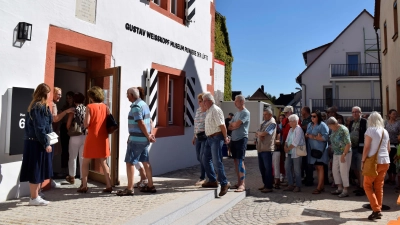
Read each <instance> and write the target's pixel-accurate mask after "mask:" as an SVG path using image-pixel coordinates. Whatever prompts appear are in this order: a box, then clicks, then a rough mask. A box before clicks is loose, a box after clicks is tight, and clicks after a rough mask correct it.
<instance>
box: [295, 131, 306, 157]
mask: <svg viewBox="0 0 400 225" xmlns="http://www.w3.org/2000/svg"><path fill="white" fill-rule="evenodd" d="M293 132H295V131H293ZM296 155H297V156H307V148H306V145H298V146H296Z"/></svg>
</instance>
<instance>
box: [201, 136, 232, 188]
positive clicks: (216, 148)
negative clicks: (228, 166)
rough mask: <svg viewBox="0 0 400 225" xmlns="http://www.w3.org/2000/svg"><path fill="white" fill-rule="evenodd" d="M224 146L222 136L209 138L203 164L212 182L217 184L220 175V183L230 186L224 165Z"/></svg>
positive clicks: (205, 147)
mask: <svg viewBox="0 0 400 225" xmlns="http://www.w3.org/2000/svg"><path fill="white" fill-rule="evenodd" d="M223 144H224V136H223V135H222V134H220V135H217V136H214V137H208V138H207V141H206V144H205V146H204V154H203V162H204V168H205V169H206V174H207V177H208V179H209V181H210V182H215V181H216V180H217V176H216V174H215V170H216V171H217V173H218V181H219V183H220V184H221V186H225V185H227V184H228V180H227V179H226V175H225V170H224V164H222V145H223ZM214 168H215V170H214Z"/></svg>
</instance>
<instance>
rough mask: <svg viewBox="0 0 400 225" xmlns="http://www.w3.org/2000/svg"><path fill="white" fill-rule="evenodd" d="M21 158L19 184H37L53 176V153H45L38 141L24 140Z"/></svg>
mask: <svg viewBox="0 0 400 225" xmlns="http://www.w3.org/2000/svg"><path fill="white" fill-rule="evenodd" d="M52 147H53V146H52ZM22 157H23V158H22V165H21V174H20V178H19V181H20V182H26V181H28V182H29V183H32V184H39V183H42V182H43V181H44V180H47V179H50V178H51V177H52V176H53V151H52V152H51V153H47V152H46V150H45V149H44V148H43V146H42V145H41V144H40V142H39V141H33V140H25V141H24V153H23V155H22Z"/></svg>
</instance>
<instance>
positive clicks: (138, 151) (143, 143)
mask: <svg viewBox="0 0 400 225" xmlns="http://www.w3.org/2000/svg"><path fill="white" fill-rule="evenodd" d="M126 95H127V98H128V100H129V101H130V102H132V104H131V106H130V107H131V109H130V111H129V115H128V131H129V138H128V148H127V150H126V155H125V162H126V174H127V177H128V186H127V187H126V189H125V190H123V191H119V192H117V195H119V196H127V195H133V185H134V181H133V179H134V165H136V164H138V163H139V162H142V163H143V166H144V170H145V171H146V176H147V179H148V183H147V186H144V187H142V188H141V189H140V191H142V192H150V193H155V192H156V189H155V187H154V185H153V176H152V171H151V166H150V163H149V145H150V142H155V141H156V139H155V137H154V135H153V134H151V119H150V109H149V106H148V105H147V104H146V103H145V102H144V101H143V100H142V99H141V98H140V92H139V89H138V88H137V87H132V88H129V89H128V90H127V92H126Z"/></svg>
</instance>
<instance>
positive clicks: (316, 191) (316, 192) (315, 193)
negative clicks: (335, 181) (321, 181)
mask: <svg viewBox="0 0 400 225" xmlns="http://www.w3.org/2000/svg"><path fill="white" fill-rule="evenodd" d="M323 191H325V188H322V189H318V188H317V189H315V190H314V191H313V192H312V193H313V194H314V195H317V194H321V193H322V192H323Z"/></svg>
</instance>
